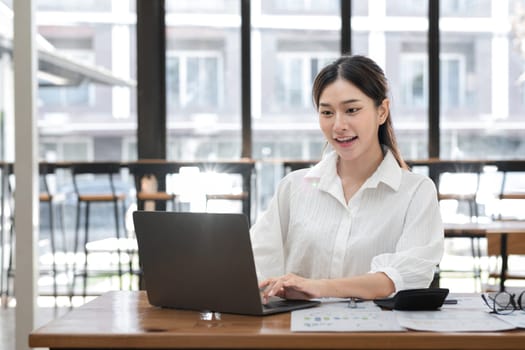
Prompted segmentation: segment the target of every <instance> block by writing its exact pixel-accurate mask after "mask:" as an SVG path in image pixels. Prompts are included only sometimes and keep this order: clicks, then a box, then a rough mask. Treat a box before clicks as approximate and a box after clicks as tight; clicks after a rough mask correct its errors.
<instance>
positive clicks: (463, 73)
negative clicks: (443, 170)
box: [440, 0, 525, 159]
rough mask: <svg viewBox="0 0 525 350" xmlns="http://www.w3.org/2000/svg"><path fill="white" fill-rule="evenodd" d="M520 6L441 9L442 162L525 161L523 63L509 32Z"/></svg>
mask: <svg viewBox="0 0 525 350" xmlns="http://www.w3.org/2000/svg"><path fill="white" fill-rule="evenodd" d="M519 2H521V3H523V2H522V1H519ZM519 2H518V1H502V2H498V5H497V6H495V3H494V2H490V1H484V0H477V1H474V0H470V1H466V0H464V1H445V2H443V3H442V4H441V8H440V10H441V20H440V31H441V35H440V39H441V49H440V51H441V57H440V62H441V67H440V70H441V74H440V100H441V123H440V127H441V130H440V131H441V152H440V156H441V158H444V159H483V158H491V159H501V158H503V159H504V158H523V154H525V153H524V149H525V137H524V136H525V117H524V113H523V112H524V109H523V104H522V101H521V99H520V97H519V96H520V91H522V86H520V83H519V81H518V76H519V72H520V68H521V67H522V65H523V63H522V62H523V58H522V57H520V53H519V51H518V50H517V49H516V47H515V46H514V45H513V43H514V42H516V40H517V39H518V38H517V37H516V33H514V32H513V31H509V28H510V25H509V24H511V23H512V21H513V19H514V18H515V16H517V15H518V12H517V8H516V5H517V3H519ZM467 29H468V30H467Z"/></svg>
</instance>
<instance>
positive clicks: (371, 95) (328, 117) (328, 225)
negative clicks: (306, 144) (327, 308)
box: [251, 56, 444, 301]
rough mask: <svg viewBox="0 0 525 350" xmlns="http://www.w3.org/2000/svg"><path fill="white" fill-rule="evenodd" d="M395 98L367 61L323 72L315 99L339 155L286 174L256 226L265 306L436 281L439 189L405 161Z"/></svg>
mask: <svg viewBox="0 0 525 350" xmlns="http://www.w3.org/2000/svg"><path fill="white" fill-rule="evenodd" d="M387 93H388V84H387V80H386V77H385V76H384V73H383V71H382V70H381V68H380V67H379V66H378V65H377V64H376V63H375V62H374V61H372V60H371V59H369V58H367V57H364V56H344V57H341V58H340V59H338V60H337V61H335V62H333V63H332V64H330V65H328V66H327V67H325V68H324V69H323V70H321V72H319V74H318V75H317V77H316V79H315V81H314V84H313V92H312V95H313V100H314V103H315V107H316V109H317V111H318V113H319V125H320V128H321V131H322V132H323V134H324V137H325V138H326V141H327V144H328V145H329V146H330V147H329V148H332V149H333V150H332V151H331V152H328V153H327V154H326V155H325V157H323V159H322V160H321V161H320V162H319V163H318V164H316V165H315V166H314V167H313V168H310V169H301V170H297V171H294V172H292V173H290V174H288V175H287V176H286V177H285V178H283V179H282V181H281V182H280V184H279V187H278V189H277V193H276V194H275V196H274V198H273V199H272V201H271V203H270V205H269V207H268V209H267V210H266V212H265V213H264V214H263V215H262V216H261V218H260V219H259V220H258V221H257V222H256V223H255V225H254V226H253V227H252V229H251V239H252V245H253V250H254V256H255V262H256V266H257V272H258V276H259V280H260V281H262V282H260V288H261V289H262V290H263V292H262V295H263V299H264V300H265V301H267V300H268V298H269V297H271V296H274V295H276V296H280V297H284V298H289V299H309V298H321V297H358V298H364V299H374V298H380V297H387V296H389V295H391V294H393V293H395V292H397V291H399V290H403V289H411V288H425V287H428V286H429V285H430V282H431V281H432V278H433V276H434V269H435V267H436V266H437V264H438V263H439V262H440V260H441V257H442V254H443V241H444V235H443V225H442V221H441V216H440V211H439V205H438V202H437V194H436V189H435V186H434V183H433V182H432V181H431V180H430V179H429V178H428V177H426V176H423V175H419V174H415V173H412V172H410V171H409V170H408V167H407V165H406V164H405V162H404V161H403V159H402V157H401V155H400V152H399V149H398V147H397V143H396V139H395V136H394V131H393V126H392V120H391V116H390V101H389V99H388V97H387Z"/></svg>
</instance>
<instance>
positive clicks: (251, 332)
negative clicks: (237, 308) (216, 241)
mask: <svg viewBox="0 0 525 350" xmlns="http://www.w3.org/2000/svg"><path fill="white" fill-rule="evenodd" d="M385 312H390V311H385ZM524 344H525V330H513V331H507V332H488V333H437V332H413V331H407V332H392V333H371V332H362V333H361V332H359V333H356V332H347V333H339V332H338V333H328V332H327V333H293V332H291V331H290V313H284V314H278V315H272V316H265V317H255V316H240V315H230V314H222V315H221V319H220V320H218V319H213V320H205V319H203V317H202V314H200V313H199V312H194V311H182V310H173V309H161V308H156V307H152V306H150V305H149V304H148V301H147V297H146V293H145V292H144V291H137V292H130V291H118V292H109V293H106V294H104V295H102V296H100V297H98V298H96V299H95V300H93V301H91V302H89V303H87V304H85V305H83V306H81V307H79V308H77V309H73V310H72V311H71V312H70V313H68V314H66V315H65V316H63V317H61V318H59V319H56V320H54V321H52V322H51V323H49V324H48V325H46V326H44V327H42V328H39V329H37V330H35V331H33V332H32V333H31V334H30V336H29V345H30V346H31V347H44V348H50V349H104V348H105V349H108V348H111V349H205V348H206V349H434V350H438V349H439V350H443V349H456V350H457V349H478V350H484V349H485V350H487V349H494V350H496V349H497V350H504V349H507V350H509V349H520V350H523V347H524Z"/></svg>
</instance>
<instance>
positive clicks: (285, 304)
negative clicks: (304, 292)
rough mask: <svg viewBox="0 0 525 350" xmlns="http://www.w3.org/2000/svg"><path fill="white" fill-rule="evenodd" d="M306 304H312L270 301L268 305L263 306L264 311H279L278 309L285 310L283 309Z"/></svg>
mask: <svg viewBox="0 0 525 350" xmlns="http://www.w3.org/2000/svg"><path fill="white" fill-rule="evenodd" d="M304 304H310V302H309V301H307V300H286V299H280V300H274V301H270V302H268V303H267V304H263V309H266V310H271V309H278V308H283V307H290V306H297V305H304Z"/></svg>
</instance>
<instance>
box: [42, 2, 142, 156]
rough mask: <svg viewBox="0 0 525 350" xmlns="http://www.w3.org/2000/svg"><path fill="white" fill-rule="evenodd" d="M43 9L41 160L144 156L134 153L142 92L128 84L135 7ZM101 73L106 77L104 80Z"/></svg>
mask: <svg viewBox="0 0 525 350" xmlns="http://www.w3.org/2000/svg"><path fill="white" fill-rule="evenodd" d="M36 5H37V12H36V19H37V31H38V37H37V43H38V50H39V51H38V53H39V62H38V63H39V72H38V79H39V89H38V127H39V136H40V140H45V142H46V146H45V147H44V146H43V145H42V142H41V145H40V147H41V151H40V157H41V158H42V160H53V161H65V160H70V161H75V160H76V161H82V160H112V161H121V160H129V159H130V158H128V157H130V156H132V157H136V155H135V154H131V153H130V152H128V148H127V145H128V144H129V142H132V141H133V139H134V138H135V134H136V132H135V130H136V93H135V88H134V87H133V86H132V85H130V84H127V83H126V82H128V81H132V80H133V79H135V74H136V69H135V67H134V62H135V61H136V59H135V57H136V54H135V47H136V44H135V41H136V35H135V32H136V23H135V1H132V0H128V1H122V0H120V1H117V0H97V1H83V2H71V1H61V0H38V1H37V2H36ZM95 12H96V14H95ZM102 14H104V15H105V16H104V17H101V15H102ZM101 18H104V19H103V20H101ZM93 72H101V75H103V76H104V77H105V78H103V80H104V81H100V80H99V79H97V78H96V76H95V75H94V73H93ZM116 80H118V81H119V82H115V81H116ZM58 130H61V131H60V132H58ZM130 139H131V140H130ZM71 140H75V142H73V143H71ZM77 141H78V142H77ZM51 145H54V147H53V148H52V149H53V151H52V152H49V147H50V146H51ZM48 157H49V158H48ZM132 159H133V158H132Z"/></svg>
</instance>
